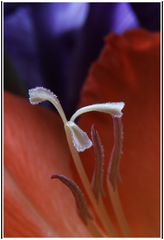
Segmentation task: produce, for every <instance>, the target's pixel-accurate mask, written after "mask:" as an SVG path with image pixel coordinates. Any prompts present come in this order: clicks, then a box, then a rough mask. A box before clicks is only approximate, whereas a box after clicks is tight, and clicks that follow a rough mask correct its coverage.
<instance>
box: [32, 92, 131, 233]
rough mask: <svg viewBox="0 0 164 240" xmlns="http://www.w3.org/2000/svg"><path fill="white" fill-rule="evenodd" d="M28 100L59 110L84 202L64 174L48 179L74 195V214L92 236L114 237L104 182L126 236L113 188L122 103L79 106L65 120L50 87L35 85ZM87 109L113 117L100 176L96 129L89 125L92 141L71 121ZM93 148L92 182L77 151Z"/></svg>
mask: <svg viewBox="0 0 164 240" xmlns="http://www.w3.org/2000/svg"><path fill="white" fill-rule="evenodd" d="M29 95H30V102H31V103H32V104H38V103H40V102H43V101H50V102H51V103H52V104H53V105H54V106H55V108H56V109H57V111H58V112H59V114H60V116H61V118H62V120H63V123H64V129H65V133H66V137H67V141H68V145H69V148H70V151H71V154H72V158H73V161H74V164H75V167H76V170H77V172H78V174H79V177H80V179H81V182H82V184H83V187H84V189H85V192H86V195H87V197H88V198H87V199H88V202H87V201H86V198H85V195H84V194H83V193H82V191H81V190H80V188H79V186H78V185H77V184H76V183H75V182H74V181H73V180H71V179H69V178H67V177H66V176H63V175H59V174H54V175H52V177H51V178H57V179H59V180H60V181H61V182H62V183H64V184H65V185H66V186H67V187H68V188H69V189H70V190H71V192H72V193H73V196H74V198H75V202H76V206H77V210H78V214H79V216H80V218H81V219H82V221H83V222H84V224H85V225H86V227H87V228H88V230H89V232H90V233H91V235H92V236H94V237H97V236H99V237H104V236H106V237H116V236H117V237H118V233H117V231H116V229H115V227H114V225H113V223H112V220H111V219H110V216H109V215H108V211H107V209H106V206H105V204H104V194H103V193H104V182H105V181H106V183H107V192H106V193H105V194H107V195H108V196H109V198H110V200H111V203H112V207H113V210H114V212H115V215H116V218H117V221H118V224H119V227H120V230H121V232H122V235H123V236H129V234H130V231H129V227H128V224H127V221H126V218H125V215H124V212H123V209H122V206H121V201H120V197H119V193H118V190H117V181H118V178H119V174H120V173H119V165H120V158H121V151H122V140H123V128H122V121H121V118H122V115H123V113H122V109H123V107H124V105H125V104H124V103H123V102H116V103H101V104H93V105H90V106H86V107H83V108H81V109H79V110H78V111H76V112H75V113H74V114H73V116H72V117H71V119H70V121H67V119H66V117H65V114H64V111H63V109H62V106H61V105H60V102H59V100H58V99H57V96H56V95H55V94H53V93H52V92H51V91H50V90H47V89H45V88H42V87H37V88H34V89H31V90H29ZM91 111H98V112H103V113H108V114H110V115H111V116H112V118H113V125H114V145H113V150H112V153H111V159H110V161H109V167H108V172H107V174H106V176H104V175H105V174H104V149H103V146H102V144H101V140H100V137H99V134H98V132H97V131H96V129H95V128H94V127H93V126H92V128H91V136H92V140H91V139H90V138H89V137H88V135H87V133H86V132H84V131H83V130H82V129H81V128H80V127H79V126H77V124H76V123H75V122H74V121H75V119H76V118H77V117H79V116H80V115H81V114H84V113H86V112H91ZM92 146H93V148H94V153H95V168H94V170H93V177H92V182H90V181H89V179H88V176H87V174H86V172H85V169H84V167H83V164H82V161H81V159H80V156H79V152H82V151H85V150H86V149H87V148H90V147H92Z"/></svg>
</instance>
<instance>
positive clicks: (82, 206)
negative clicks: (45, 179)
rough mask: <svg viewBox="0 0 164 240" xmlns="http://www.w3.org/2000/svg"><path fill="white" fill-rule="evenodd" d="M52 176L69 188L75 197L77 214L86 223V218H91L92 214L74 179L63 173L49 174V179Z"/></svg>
mask: <svg viewBox="0 0 164 240" xmlns="http://www.w3.org/2000/svg"><path fill="white" fill-rule="evenodd" d="M54 178H57V179H59V180H60V181H61V182H63V183H64V184H65V185H66V186H67V187H68V188H69V189H70V190H71V192H72V194H73V196H74V198H75V202H76V206H77V210H78V214H79V216H80V218H81V219H82V220H83V222H84V223H85V224H87V223H88V220H89V219H92V216H91V214H90V211H89V209H88V206H87V203H86V201H85V198H84V194H83V193H82V191H81V190H80V188H79V186H78V185H77V184H76V183H75V182H74V181H72V180H71V179H69V178H68V177H66V176H63V175H59V174H54V175H52V176H51V179H54Z"/></svg>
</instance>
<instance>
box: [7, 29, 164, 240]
mask: <svg viewBox="0 0 164 240" xmlns="http://www.w3.org/2000/svg"><path fill="white" fill-rule="evenodd" d="M35 90H36V89H35ZM35 90H34V91H35ZM39 90H41V91H42V93H43V92H44V93H46V94H47V93H48V91H47V90H46V91H45V90H44V89H39ZM30 93H31V94H32V95H31V97H34V98H33V99H32V98H31V101H32V102H33V103H34V101H36V103H38V102H40V101H42V100H43V95H42V98H39V96H40V95H38V96H37V97H36V95H33V93H34V92H33V91H32V92H30ZM35 93H36V92H35ZM49 94H50V95H49V97H50V100H52V99H53V100H55V104H56V103H57V105H56V108H57V110H58V111H59V113H60V115H61V118H62V120H63V122H64V124H65V129H66V135H67V134H68V133H67V130H68V129H69V133H70V136H68V135H67V139H68V143H69V147H70V150H71V152H72V154H73V159H74V164H75V165H74V164H73V161H72V160H73V159H72V157H71V155H70V152H69V148H68V145H67V141H66V136H65V133H64V128H63V125H62V122H61V119H60V118H59V116H58V115H57V114H56V113H52V112H51V111H49V110H46V109H43V108H42V107H36V106H31V105H29V103H27V101H25V100H23V99H21V98H19V97H16V96H12V95H11V94H9V93H6V94H5V211H4V220H5V222H4V227H5V229H4V231H5V236H6V237H27V236H28V237H48V236H53V237H55V236H70V237H75V236H76V237H82V236H109V237H110V236H132V237H138V236H140V237H141V236H142V237H150V236H151V237H158V236H159V225H160V224H159V205H160V201H159V145H160V144H159V34H153V33H149V32H146V31H143V30H136V31H131V32H128V33H126V34H124V35H123V36H117V35H115V34H113V35H110V36H109V37H108V38H107V39H106V45H105V47H104V49H103V51H102V53H101V55H100V57H99V59H98V60H97V62H96V63H95V64H94V65H93V66H92V68H91V70H90V73H89V76H88V79H87V81H86V82H85V85H84V88H83V90H82V95H81V103H80V106H81V107H82V108H81V109H79V110H77V112H76V113H75V114H74V115H73V116H72V118H71V119H70V121H67V120H66V118H65V116H64V113H63V111H61V108H59V106H60V105H59V104H60V103H59V101H58V100H57V98H56V97H55V96H54V95H52V94H51V93H50V92H49ZM44 96H45V95H44ZM35 97H36V98H35ZM46 97H47V95H46ZM44 100H45V99H44ZM46 100H47V98H46ZM120 100H121V101H123V102H125V103H126V111H124V116H123V126H124V137H123V135H122V123H121V122H120V117H121V116H122V113H121V110H122V108H123V106H124V104H123V103H122V102H120V103H116V102H119V101H120ZM109 101H111V102H113V103H112V104H111V105H110V104H109V105H101V104H102V103H103V102H109ZM93 104H95V105H93ZM96 104H97V105H96ZM90 105H91V106H90ZM86 106H89V107H86ZM106 107H107V108H108V107H109V108H108V109H107V108H106ZM111 107H114V108H113V109H112V111H113V112H112V114H114V116H113V115H112V118H113V123H114V125H113V126H114V145H113V136H112V128H111V127H112V122H111V117H110V118H109V117H108V116H107V114H103V113H102V112H104V111H105V112H106V111H109V110H110V113H111ZM115 107H116V108H115ZM116 109H117V110H118V109H119V111H116ZM90 110H92V111H93V110H97V111H99V112H90V113H89V111H90ZM84 112H88V113H86V114H83V115H82V116H80V117H79V115H80V114H82V113H84ZM118 112H119V114H118ZM115 114H116V115H115ZM117 114H118V115H117ZM76 117H79V121H78V124H77V123H75V122H74V121H75V118H76ZM115 120H116V121H115ZM92 124H94V125H95V128H93V127H92V138H91V139H90V137H89V136H90V129H91V126H92ZM67 128H68V129H67ZM95 129H97V130H95ZM86 132H87V133H86ZM71 137H72V141H73V142H70V141H69V139H71ZM79 139H80V140H79ZM122 139H123V141H124V144H123V153H122V156H121V162H120V154H121V152H122ZM91 143H92V145H93V147H94V150H95V151H94V154H95V157H96V159H97V160H96V162H97V163H96V164H98V165H97V166H99V167H97V168H96V167H95V172H94V176H93V169H94V166H95V162H94V161H93V160H94V154H93V151H92V148H89V147H91ZM112 145H113V149H112ZM102 146H103V147H102ZM88 148H89V149H88ZM81 150H82V151H83V150H86V151H85V152H83V153H80V157H81V159H82V162H81V161H79V155H78V151H79V152H80V151H81ZM111 151H112V153H111ZM77 159H78V161H75V160H77ZM99 160H100V161H99ZM116 160H117V161H116ZM98 161H99V162H98ZM102 161H104V162H103V164H102ZM113 161H114V163H115V164H114V165H113V164H112V162H113ZM109 163H110V164H109ZM76 164H77V165H78V166H77V165H76ZM74 166H76V169H77V170H78V169H80V171H81V172H80V171H77V172H76V169H75V168H74ZM96 169H103V171H104V172H103V171H98V174H97V175H96ZM111 169H112V170H111ZM111 171H112V174H110V173H111ZM77 173H78V174H79V175H78V174H77ZM104 174H107V175H108V174H109V175H110V176H109V178H108V181H105V180H104V178H103V176H104ZM99 175H100V176H99ZM50 176H52V178H58V179H59V180H61V181H62V182H63V183H65V184H66V185H67V187H69V188H70V189H71V191H72V192H73V194H74V195H76V196H75V200H76V206H77V208H75V204H74V201H73V197H72V194H71V192H70V191H69V190H68V189H67V188H66V187H65V186H64V185H62V184H61V182H58V181H54V180H51V179H50ZM65 176H66V177H65ZM79 176H80V178H79ZM81 176H82V177H81ZM95 176H96V177H95ZM97 176H98V177H99V179H100V181H97V182H100V183H101V184H103V189H101V191H100V192H101V195H99V196H98V197H97V198H96V195H95V191H93V192H91V191H90V186H91V185H90V183H91V178H92V180H93V182H92V183H94V184H93V185H94V188H93V190H95V189H97V188H99V187H102V185H101V184H100V186H99V185H98V184H97V183H96V181H95V179H97ZM102 179H103V180H102ZM111 179H112V181H111ZM119 180H121V183H120V181H119ZM88 184H89V185H88ZM96 191H97V190H96ZM83 197H84V198H85V200H83ZM77 199H79V200H77ZM80 201H82V202H81V204H80V207H79V206H78V204H79V202H80ZM81 208H82V209H83V212H78V214H77V210H79V211H81V210H80V209H81ZM84 212H85V215H83V213H84ZM85 216H87V221H88V222H89V223H88V222H87V221H86V222H85V220H86V219H85ZM83 217H84V218H83Z"/></svg>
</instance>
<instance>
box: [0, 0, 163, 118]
mask: <svg viewBox="0 0 164 240" xmlns="http://www.w3.org/2000/svg"><path fill="white" fill-rule="evenodd" d="M3 7H4V87H5V90H8V91H10V92H12V93H15V94H17V95H21V96H24V97H28V89H29V88H33V87H36V86H43V87H46V88H49V89H51V90H52V91H53V92H54V93H55V94H56V95H57V96H58V98H59V99H60V101H61V103H62V105H63V108H64V110H65V111H66V113H67V116H70V115H71V114H72V112H73V111H74V110H75V108H76V106H77V104H78V101H79V97H80V90H81V87H82V85H83V83H84V81H85V79H86V77H87V73H88V70H89V67H90V66H91V64H92V63H93V62H94V61H95V60H96V58H97V57H98V55H99V52H100V50H101V48H102V46H103V43H104V38H105V36H106V35H107V34H109V33H111V32H116V33H118V34H122V33H124V32H125V31H128V30H130V29H135V28H139V27H142V28H144V29H147V30H149V31H160V3H157V2H156V3H155V2H152V3H149V2H147V3H125V2H124V3H75V2H73V3H71V2H70V3H50V2H49V3H3ZM46 106H48V107H50V106H49V105H48V104H46Z"/></svg>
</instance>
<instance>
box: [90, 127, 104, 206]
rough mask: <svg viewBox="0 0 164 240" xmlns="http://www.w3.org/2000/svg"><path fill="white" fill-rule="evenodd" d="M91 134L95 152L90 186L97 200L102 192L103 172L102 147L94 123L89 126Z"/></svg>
mask: <svg viewBox="0 0 164 240" xmlns="http://www.w3.org/2000/svg"><path fill="white" fill-rule="evenodd" d="M91 136H92V142H93V147H94V152H95V169H94V173H93V178H92V188H93V192H94V194H95V197H96V199H97V201H99V199H100V197H102V195H103V194H104V191H103V174H104V148H103V145H102V144H101V140H100V136H99V134H98V132H97V131H96V129H95V127H94V125H92V127H91Z"/></svg>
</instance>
